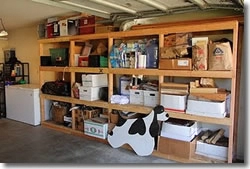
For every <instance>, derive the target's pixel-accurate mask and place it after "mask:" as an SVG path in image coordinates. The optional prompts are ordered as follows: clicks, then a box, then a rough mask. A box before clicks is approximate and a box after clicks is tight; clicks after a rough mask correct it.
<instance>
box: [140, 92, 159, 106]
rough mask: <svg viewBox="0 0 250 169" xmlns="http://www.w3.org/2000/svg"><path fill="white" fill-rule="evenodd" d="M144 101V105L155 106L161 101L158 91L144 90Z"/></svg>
mask: <svg viewBox="0 0 250 169" xmlns="http://www.w3.org/2000/svg"><path fill="white" fill-rule="evenodd" d="M143 102H144V106H149V107H155V106H156V105H158V104H159V103H160V98H159V92H158V91H148V90H144V91H143Z"/></svg>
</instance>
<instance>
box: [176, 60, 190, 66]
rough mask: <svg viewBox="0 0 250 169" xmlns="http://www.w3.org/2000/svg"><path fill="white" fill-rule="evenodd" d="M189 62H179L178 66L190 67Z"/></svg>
mask: <svg viewBox="0 0 250 169" xmlns="http://www.w3.org/2000/svg"><path fill="white" fill-rule="evenodd" d="M188 64H189V61H188V60H178V61H177V65H178V66H188Z"/></svg>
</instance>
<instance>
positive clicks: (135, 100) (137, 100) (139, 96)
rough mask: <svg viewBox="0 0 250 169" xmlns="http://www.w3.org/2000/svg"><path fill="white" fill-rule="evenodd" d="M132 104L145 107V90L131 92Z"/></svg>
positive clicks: (130, 99)
mask: <svg viewBox="0 0 250 169" xmlns="http://www.w3.org/2000/svg"><path fill="white" fill-rule="evenodd" d="M129 101H130V104H138V105H143V90H133V89H132V90H129Z"/></svg>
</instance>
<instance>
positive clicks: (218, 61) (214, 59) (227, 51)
mask: <svg viewBox="0 0 250 169" xmlns="http://www.w3.org/2000/svg"><path fill="white" fill-rule="evenodd" d="M232 57H233V54H232V50H231V47H230V43H229V42H223V43H221V42H220V43H212V44H209V58H208V59H209V65H208V66H209V68H208V69H209V70H231V69H232Z"/></svg>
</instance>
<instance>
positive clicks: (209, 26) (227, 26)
mask: <svg viewBox="0 0 250 169" xmlns="http://www.w3.org/2000/svg"><path fill="white" fill-rule="evenodd" d="M239 27H240V23H239V20H237V19H233V20H223V21H221V22H218V21H214V20H213V21H211V22H209V21H204V23H203V22H199V23H195V22H190V24H185V25H182V24H180V25H178V24H175V25H171V24H170V25H169V26H167V27H165V28H148V29H143V30H131V31H125V32H110V33H101V34H91V35H78V36H68V37H58V38H51V39H42V40H38V43H39V44H40V56H43V55H49V50H48V49H49V48H50V47H58V46H59V47H60V46H67V47H68V48H69V49H70V59H69V60H70V62H69V65H70V66H68V67H52V66H49V67H45V66H41V67H40V86H42V85H43V84H44V82H46V81H47V72H55V73H61V72H67V73H69V74H70V81H71V84H73V83H74V82H75V73H77V72H79V73H106V74H108V77H109V84H108V87H109V89H110V90H109V93H108V94H109V98H111V96H112V94H113V86H114V76H116V75H123V74H127V75H148V76H157V77H158V79H159V83H162V82H164V77H187V78H188V77H197V78H199V77H210V78H220V79H230V81H231V104H230V110H231V112H230V117H225V118H222V119H220V118H211V117H204V116H196V115H190V114H180V113H176V112H169V115H170V117H174V118H180V119H188V120H195V121H199V122H206V123H211V124H220V125H226V126H228V128H229V146H228V159H227V161H226V163H232V160H233V159H234V155H235V152H236V136H237V121H238V106H237V104H238V100H239V84H240V83H239V79H240V78H239V77H240V57H241V55H240V54H239V51H238V48H241V47H240V45H241V44H240V43H239V40H240V38H239ZM189 32H192V33H194V34H206V33H209V34H210V33H211V32H212V33H211V34H216V32H219V33H223V32H226V33H227V34H228V33H230V36H231V37H232V41H233V68H232V70H231V71H186V70H174V71H173V70H159V69H123V68H111V65H110V64H109V67H108V68H89V67H74V66H72V65H74V54H75V51H74V49H75V46H76V43H77V42H83V41H87V40H99V39H102V40H106V41H107V42H108V49H109V51H111V48H112V45H113V42H114V40H116V39H134V38H142V37H157V38H159V47H163V41H164V35H166V34H170V33H189ZM45 100H56V101H63V102H68V103H72V104H73V105H75V104H85V105H89V106H95V107H102V108H106V109H108V111H109V113H110V112H111V111H112V110H113V109H116V110H124V111H132V110H136V111H137V112H139V113H142V114H148V113H150V112H151V109H152V108H151V107H145V106H138V105H131V104H128V105H118V104H111V103H110V102H104V101H83V100H79V99H76V98H73V93H72V97H62V96H52V95H47V94H41V95H40V101H41V112H42V113H41V117H42V118H41V119H42V125H44V126H47V127H50V128H53V129H56V130H60V131H64V132H66V133H70V134H76V135H80V136H83V137H88V138H89V136H86V135H84V133H83V132H79V131H76V130H75V128H74V127H72V128H66V127H63V126H58V125H57V124H54V123H52V122H48V121H46V120H45V108H44V105H45V103H44V102H45ZM74 117H75V115H74V114H72V119H74ZM73 125H74V122H73ZM73 125H72V126H73ZM97 140H99V141H102V142H106V140H102V139H97ZM153 155H155V156H159V157H163V158H167V159H171V160H176V161H180V162H187V163H197V162H199V163H200V162H202V163H214V162H223V161H220V160H216V159H210V158H204V157H199V156H196V157H195V158H191V159H181V158H178V157H175V156H166V155H164V154H162V153H160V152H158V151H157V150H155V151H154V152H153Z"/></svg>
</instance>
